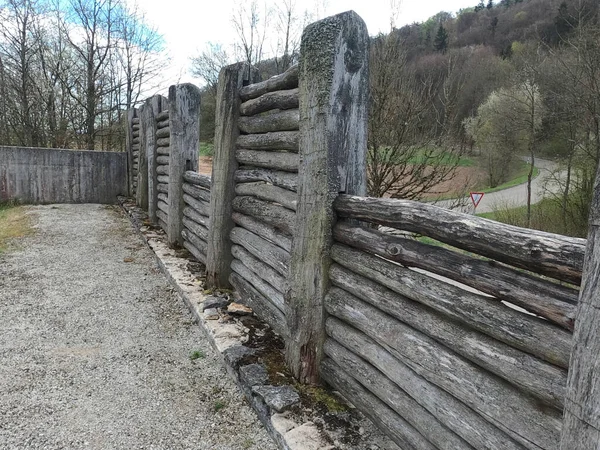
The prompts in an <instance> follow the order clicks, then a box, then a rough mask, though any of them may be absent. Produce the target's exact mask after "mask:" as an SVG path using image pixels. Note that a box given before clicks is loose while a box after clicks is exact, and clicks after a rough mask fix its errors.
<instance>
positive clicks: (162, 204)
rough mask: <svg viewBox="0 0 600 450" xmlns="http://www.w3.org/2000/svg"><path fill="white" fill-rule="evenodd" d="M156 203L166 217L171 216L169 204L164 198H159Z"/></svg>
mask: <svg viewBox="0 0 600 450" xmlns="http://www.w3.org/2000/svg"><path fill="white" fill-rule="evenodd" d="M156 205H157V208H158V209H160V210H161V211H162V212H164V213H165V215H166V217H169V205H168V204H167V203H166V202H165V201H164V200H158V202H157V203H156Z"/></svg>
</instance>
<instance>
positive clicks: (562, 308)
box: [333, 222, 579, 330]
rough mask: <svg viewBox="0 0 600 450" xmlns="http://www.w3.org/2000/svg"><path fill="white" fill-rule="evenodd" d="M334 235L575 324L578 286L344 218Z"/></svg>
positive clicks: (560, 322)
mask: <svg viewBox="0 0 600 450" xmlns="http://www.w3.org/2000/svg"><path fill="white" fill-rule="evenodd" d="M333 236H334V239H336V240H337V241H338V242H341V243H344V244H347V245H350V246H353V247H355V248H358V249H360V250H364V251H366V252H370V253H374V254H376V255H379V256H383V257H384V258H386V259H389V260H391V261H395V262H398V263H401V264H402V265H404V266H406V267H418V268H420V269H424V270H427V271H429V272H432V273H435V274H438V275H442V276H444V277H446V278H449V279H451V280H454V281H458V282H460V283H462V284H465V285H467V286H471V287H473V288H475V289H477V290H479V291H481V292H484V293H486V294H489V295H493V296H494V297H496V298H497V299H498V300H506V301H507V302H510V303H512V304H514V305H517V306H520V307H521V308H524V309H526V310H528V311H531V312H532V313H535V314H537V315H539V316H541V317H544V318H546V319H548V320H549V321H551V322H553V323H556V324H558V325H560V326H562V327H563V328H566V329H568V330H572V329H573V324H574V318H575V308H576V303H577V296H578V294H579V292H578V291H577V290H576V289H573V288H570V287H568V286H562V285H559V284H557V283H554V282H552V281H548V280H545V279H543V278H540V277H536V276H533V275H530V274H528V273H525V272H523V271H521V270H517V269H513V268H511V267H509V266H505V265H504V264H501V263H498V262H496V261H489V260H483V259H481V258H476V257H472V256H469V255H465V254H462V253H459V252H455V251H452V250H449V249H446V248H443V247H440V246H437V245H428V244H424V243H421V242H418V241H416V240H414V239H407V238H402V237H399V236H392V235H390V234H388V233H382V232H380V231H377V230H374V229H372V228H365V227H361V226H358V225H354V224H349V223H347V222H338V223H337V224H336V226H335V228H334V230H333Z"/></svg>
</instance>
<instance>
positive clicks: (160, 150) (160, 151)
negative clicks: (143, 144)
mask: <svg viewBox="0 0 600 450" xmlns="http://www.w3.org/2000/svg"><path fill="white" fill-rule="evenodd" d="M156 154H157V155H166V156H169V155H170V154H171V147H169V146H167V147H156Z"/></svg>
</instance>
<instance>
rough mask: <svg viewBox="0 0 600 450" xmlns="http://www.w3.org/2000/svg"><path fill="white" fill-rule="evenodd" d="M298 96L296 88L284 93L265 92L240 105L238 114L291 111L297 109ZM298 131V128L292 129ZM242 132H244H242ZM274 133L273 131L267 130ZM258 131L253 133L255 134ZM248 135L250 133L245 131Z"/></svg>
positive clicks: (251, 114)
mask: <svg viewBox="0 0 600 450" xmlns="http://www.w3.org/2000/svg"><path fill="white" fill-rule="evenodd" d="M298 105H299V94H298V88H295V89H288V90H284V91H275V92H267V93H266V94H263V95H261V96H260V97H257V98H255V99H253V100H248V101H247V102H244V103H242V104H241V105H240V114H241V115H242V117H240V119H242V118H244V116H253V115H255V114H260V113H262V112H265V111H269V110H276V111H281V110H293V109H295V108H298ZM293 129H298V128H293ZM242 131H244V130H242ZM267 131H274V130H267ZM257 132H258V131H253V133H257ZM247 133H250V131H247Z"/></svg>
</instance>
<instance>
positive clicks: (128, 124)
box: [122, 108, 140, 197]
mask: <svg viewBox="0 0 600 450" xmlns="http://www.w3.org/2000/svg"><path fill="white" fill-rule="evenodd" d="M136 114H137V110H136V109H135V108H128V109H127V110H126V111H125V113H124V114H123V117H122V122H123V128H124V129H125V151H126V152H127V183H128V189H127V193H128V195H129V196H130V197H135V196H136V193H135V186H134V184H133V183H134V181H137V174H136V173H134V170H133V142H132V141H133V119H134V116H135V115H136ZM136 126H137V129H138V130H139V128H140V126H139V119H138V125H136Z"/></svg>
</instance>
